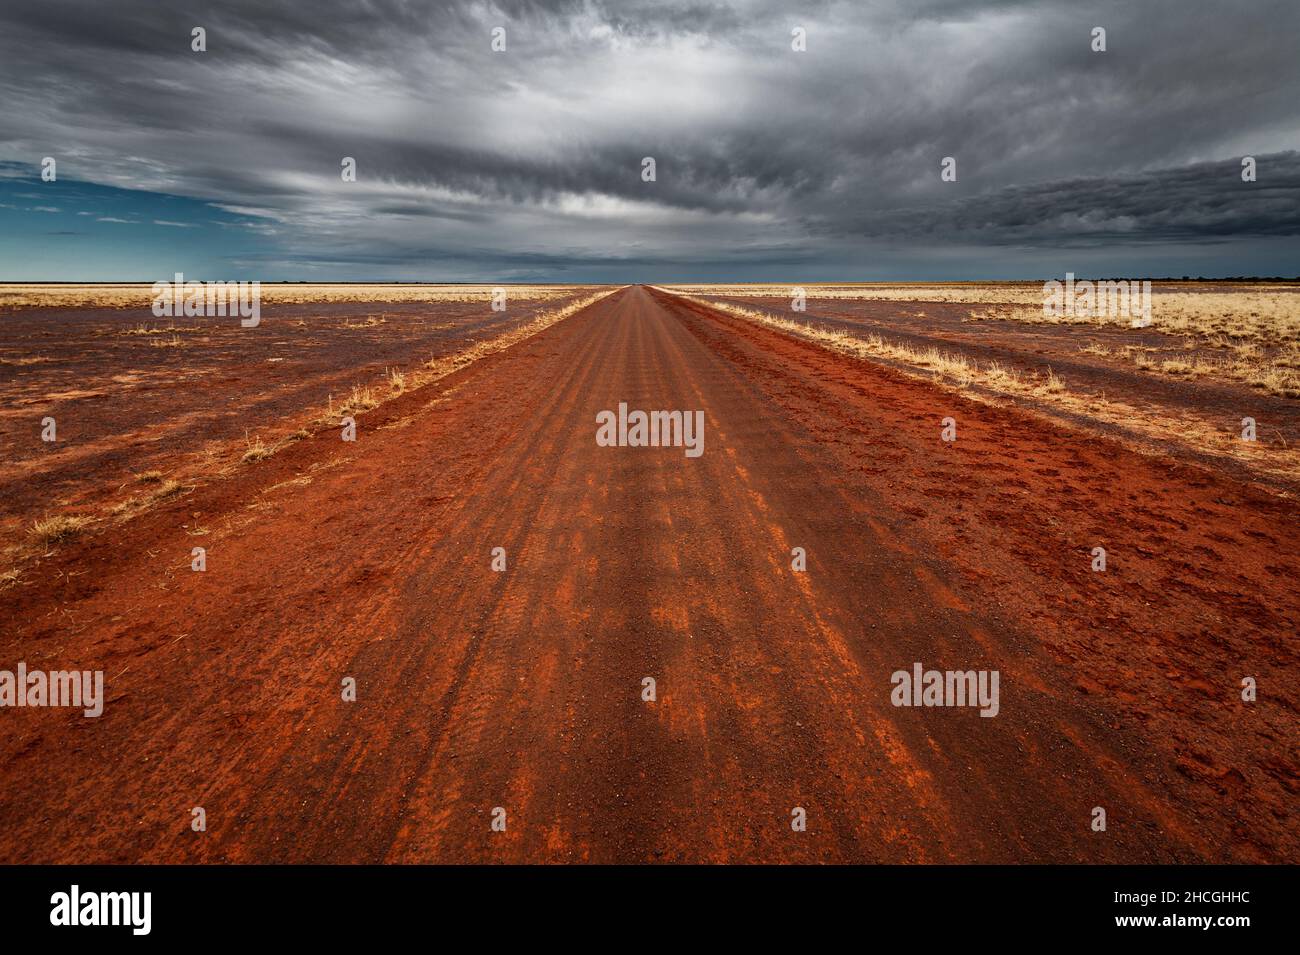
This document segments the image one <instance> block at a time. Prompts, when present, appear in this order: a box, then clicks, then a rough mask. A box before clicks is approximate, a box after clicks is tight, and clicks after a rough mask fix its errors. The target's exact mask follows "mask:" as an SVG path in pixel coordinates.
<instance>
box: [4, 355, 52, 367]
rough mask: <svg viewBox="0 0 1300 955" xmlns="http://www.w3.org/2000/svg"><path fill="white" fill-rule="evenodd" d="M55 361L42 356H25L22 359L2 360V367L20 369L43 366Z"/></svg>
mask: <svg viewBox="0 0 1300 955" xmlns="http://www.w3.org/2000/svg"><path fill="white" fill-rule="evenodd" d="M52 360H53V359H50V358H44V357H42V356H40V355H31V356H24V357H22V358H0V365H15V366H17V367H19V368H23V367H26V366H27V365H43V364H45V363H46V362H49V361H52Z"/></svg>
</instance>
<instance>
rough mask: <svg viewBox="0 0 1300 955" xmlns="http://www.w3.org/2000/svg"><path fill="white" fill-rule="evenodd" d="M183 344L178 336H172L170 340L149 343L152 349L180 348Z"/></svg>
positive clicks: (162, 339) (160, 339) (159, 339)
mask: <svg viewBox="0 0 1300 955" xmlns="http://www.w3.org/2000/svg"><path fill="white" fill-rule="evenodd" d="M184 344H185V342H184V341H182V340H181V337H180V336H179V335H173V336H172V337H171V338H158V339H155V340H153V341H151V342H150V343H149V345H150V347H152V348H180V347H182V346H183V345H184Z"/></svg>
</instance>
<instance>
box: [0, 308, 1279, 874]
mask: <svg viewBox="0 0 1300 955" xmlns="http://www.w3.org/2000/svg"><path fill="white" fill-rule="evenodd" d="M620 401H624V402H627V404H628V406H629V407H630V408H639V409H646V410H650V409H663V410H674V409H677V410H684V411H687V410H689V411H694V410H696V409H700V410H703V412H704V418H705V432H704V453H703V455H702V456H701V457H699V458H695V459H692V458H688V457H686V456H685V455H684V453H683V451H682V449H680V448H609V447H598V446H597V444H596V441H595V432H596V415H597V413H598V412H600V411H601V410H604V409H615V408H617V406H618V403H619V402H620ZM948 415H951V416H953V417H955V418H956V419H957V421H958V427H959V436H958V440H957V441H956V442H955V443H952V444H948V443H944V442H942V441H941V440H940V419H942V418H943V417H945V416H948ZM358 426H359V438H358V441H357V442H356V443H355V444H346V443H344V442H342V441H339V440H338V438H337V435H336V434H335V433H334V432H331V431H326V432H322V433H319V434H317V435H315V436H314V437H312V438H311V439H308V440H304V441H301V442H299V443H297V444H295V445H293V446H291V447H289V448H287V449H286V450H285V451H284V452H282V453H280V454H277V455H276V456H275V457H273V458H271V459H269V460H267V461H264V462H260V463H259V464H258V465H257V466H256V467H253V468H249V469H248V470H247V471H246V472H244V473H243V474H242V475H241V476H239V477H237V478H235V479H232V480H229V481H225V482H221V483H217V484H213V485H211V486H208V487H203V488H200V489H199V490H198V491H196V492H195V493H193V494H191V495H190V496H188V497H186V498H184V499H182V500H180V501H176V502H172V503H171V504H168V505H166V506H165V507H163V508H162V509H160V510H158V511H157V512H154V513H151V514H148V515H146V516H143V517H141V518H138V519H136V520H134V521H132V522H130V523H129V524H127V525H124V526H123V527H122V528H121V529H119V530H116V531H113V532H110V533H108V534H105V535H101V536H99V537H94V538H90V539H87V540H84V541H81V542H78V543H76V544H71V545H67V546H65V547H64V548H63V549H62V551H61V552H60V553H59V554H58V555H57V557H56V558H54V559H52V560H47V561H45V562H44V563H43V564H42V565H41V566H40V568H39V571H40V572H39V574H37V575H35V577H34V579H32V580H31V581H30V582H28V583H26V584H25V585H23V586H19V587H12V588H10V589H8V590H6V591H5V592H3V593H0V616H3V618H4V619H5V620H6V623H5V631H4V637H3V639H2V640H0V653H3V657H0V667H3V668H10V669H12V668H13V667H14V666H16V664H17V662H18V661H19V660H23V661H25V662H26V663H27V665H28V667H29V668H38V667H39V668H43V669H47V670H54V669H63V668H78V669H103V670H104V671H105V674H106V683H107V687H106V696H107V704H106V706H105V711H104V715H103V716H102V717H100V718H98V719H87V718H84V717H82V716H81V715H80V714H79V713H78V714H76V715H74V714H72V713H70V712H68V711H63V710H51V709H24V710H16V709H14V710H5V711H3V712H0V720H4V721H5V724H6V732H5V733H4V734H3V737H0V861H2V862H51V861H56V862H137V861H149V862H159V861H167V862H216V861H237V862H302V861H325V862H375V861H388V862H415V861H446V862H457V861H470V862H480V861H503V862H505V861H508V862H517V861H526V862H542V861H587V862H641V861H738V862H739V861H753V862H776V861H828V862H836V861H883V862H902V861H909V862H948V861H957V862H1001V861H1012V862H1015V861H1023V862H1031V861H1032V862H1045V861H1058V862H1121V861H1126V862H1163V861H1270V862H1280V861H1289V862H1296V861H1300V829H1298V827H1297V822H1296V817H1295V813H1296V806H1297V799H1296V796H1297V776H1298V775H1300V773H1298V771H1297V769H1298V767H1297V759H1296V753H1297V745H1296V744H1297V736H1298V735H1300V734H1298V733H1297V729H1296V727H1297V725H1300V724H1298V723H1297V719H1296V717H1297V698H1296V687H1297V685H1300V681H1297V679H1296V677H1297V657H1296V646H1295V643H1294V637H1295V633H1296V631H1297V624H1298V623H1300V610H1298V609H1297V608H1300V584H1298V582H1300V531H1298V530H1297V527H1298V526H1300V525H1298V524H1297V521H1296V516H1297V514H1296V510H1297V509H1296V505H1295V503H1294V502H1293V501H1288V500H1285V499H1282V498H1279V497H1274V496H1270V495H1267V494H1266V493H1264V492H1263V491H1261V490H1258V489H1252V488H1250V487H1247V486H1245V485H1241V484H1237V483H1234V481H1233V480H1232V479H1231V478H1230V477H1229V476H1226V475H1221V474H1216V473H1213V472H1210V471H1203V470H1198V469H1194V468H1191V467H1189V466H1185V465H1179V464H1175V463H1172V462H1168V461H1165V460H1162V459H1160V458H1153V457H1145V456H1142V455H1139V454H1136V453H1132V452H1129V451H1127V450H1125V449H1124V448H1123V447H1121V446H1120V445H1118V444H1115V443H1112V442H1109V441H1106V440H1102V439H1098V438H1087V437H1081V436H1078V435H1075V434H1072V433H1070V432H1068V431H1065V430H1062V429H1060V428H1056V427H1053V426H1049V425H1046V424H1044V423H1042V422H1040V421H1038V420H1037V419H1033V418H1029V417H1026V416H1024V415H1023V414H1021V413H1018V412H1016V411H1014V410H1009V409H999V408H992V407H989V406H985V405H980V404H975V403H971V402H967V401H965V400H963V399H961V398H958V397H954V396H953V395H951V394H949V393H946V392H944V391H942V390H939V389H938V388H936V387H932V386H930V385H928V384H926V383H923V382H919V381H916V380H914V379H909V378H905V377H903V376H901V375H899V374H897V373H895V372H892V371H890V370H888V369H885V368H881V367H878V366H874V365H871V364H868V363H863V362H859V361H855V360H852V359H849V358H846V357H844V356H841V355H837V354H833V353H830V352H827V351H823V350H821V349H819V348H817V347H816V346H814V345H811V344H808V343H805V342H800V341H796V340H794V339H791V338H788V337H785V336H783V335H780V334H778V333H775V332H772V331H770V330H768V329H765V328H762V327H759V326H756V325H753V324H751V323H746V322H743V321H740V320H734V319H731V318H729V317H727V316H725V315H722V314H720V313H716V312H713V311H711V310H706V309H704V308H702V307H700V306H694V305H688V304H685V303H682V302H681V301H680V300H677V299H674V298H673V297H671V296H669V295H667V294H666V293H662V292H657V291H652V290H647V289H643V288H639V287H638V288H629V289H625V290H622V291H619V292H616V293H614V294H613V295H611V296H610V297H608V298H606V299H604V300H603V301H602V302H599V303H597V305H595V306H593V307H592V308H589V309H587V310H585V311H583V312H581V313H579V314H577V315H575V316H573V317H571V318H569V319H567V320H565V321H563V322H560V323H559V324H557V325H555V326H553V327H551V328H549V329H547V330H545V331H543V332H541V333H540V334H538V335H536V336H535V337H533V338H531V339H529V340H527V341H525V342H523V343H521V344H518V345H516V346H514V347H512V348H510V349H508V350H506V351H503V352H501V353H499V354H495V355H491V356H489V357H487V358H484V359H482V360H480V361H477V362H474V363H473V364H471V365H469V366H468V367H466V368H465V369H463V370H461V371H459V372H456V373H455V374H454V375H451V376H449V377H447V378H444V379H442V380H440V381H438V382H435V383H433V384H431V385H428V386H426V387H424V388H421V389H418V390H416V391H412V392H409V393H408V394H406V395H403V396H402V397H400V398H398V399H396V400H394V401H392V402H389V403H387V404H385V405H382V406H381V407H380V408H378V409H376V410H375V411H373V412H371V413H369V414H366V415H363V416H361V417H360V418H358ZM197 526H203V527H205V528H208V529H210V531H211V533H210V534H208V535H206V536H203V537H193V536H190V532H191V531H193V530H194V529H195V528H196V527H197ZM196 542H197V543H198V544H201V545H202V546H205V547H207V548H208V558H207V559H208V569H207V571H206V572H205V573H194V572H191V570H190V569H189V560H190V556H189V555H190V548H191V547H192V546H195V544H196ZM1097 545H1101V546H1105V547H1106V549H1107V551H1108V553H1109V555H1110V557H1109V567H1108V570H1107V572H1106V573H1105V574H1096V573H1093V572H1092V571H1091V570H1090V560H1091V558H1090V550H1091V548H1092V547H1094V546H1097ZM495 547H503V548H505V550H506V553H507V559H508V565H507V570H506V571H505V572H504V573H496V572H493V571H492V570H491V566H490V564H491V551H492V549H493V548H495ZM793 547H802V548H804V549H805V550H806V552H807V560H808V566H807V571H806V572H805V573H795V572H793V571H792V570H791V566H790V560H791V557H790V552H791V548H793ZM915 662H920V663H922V664H923V665H924V666H925V667H926V668H937V669H953V670H968V669H975V670H981V669H989V670H997V671H999V673H1000V691H1001V692H1000V712H999V713H998V715H997V716H995V717H993V718H982V717H981V716H980V714H979V712H978V711H977V710H976V709H974V708H970V707H966V708H948V709H944V708H898V707H895V706H893V705H892V704H891V702H890V691H891V689H892V687H891V683H890V675H891V673H893V672H894V671H896V670H900V669H902V670H910V669H911V667H912V665H913V663H915ZM347 676H352V677H355V679H356V682H357V687H358V690H357V692H358V699H357V701H356V702H355V703H348V702H343V701H342V700H341V699H340V681H341V680H342V679H343V678H344V677H347ZM647 676H650V677H654V678H655V680H656V681H657V689H658V699H657V700H656V701H655V702H643V701H642V698H641V689H642V682H641V681H642V679H643V678H644V677H647ZM1243 676H1253V677H1255V678H1256V679H1257V681H1258V684H1259V688H1260V689H1259V699H1258V700H1257V701H1256V702H1254V703H1244V702H1242V700H1241V697H1240V685H1241V678H1242V677H1243ZM196 806H202V807H203V808H204V810H205V812H206V817H207V831H206V832H194V831H192V830H191V828H190V820H191V809H192V808H193V807H196ZM1097 806H1100V807H1103V808H1104V809H1105V810H1106V815H1107V823H1108V826H1107V829H1106V831H1105V832H1094V831H1092V828H1091V822H1092V819H1093V815H1092V812H1093V808H1094V807H1097ZM494 807H503V808H504V809H505V810H506V819H507V828H506V831H505V832H494V831H492V828H491V820H492V810H493V808H494ZM793 807H803V808H804V809H805V810H806V812H807V831H806V832H796V831H792V828H791V825H790V820H791V810H792V808H793Z"/></svg>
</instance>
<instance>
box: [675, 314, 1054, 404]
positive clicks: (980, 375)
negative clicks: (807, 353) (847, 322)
mask: <svg viewBox="0 0 1300 955" xmlns="http://www.w3.org/2000/svg"><path fill="white" fill-rule="evenodd" d="M683 297H685V298H688V299H691V300H693V301H696V302H699V303H700V304H702V305H707V306H709V307H710V308H716V309H719V310H721V311H724V312H728V313H730V314H732V315H736V316H738V317H740V318H744V319H747V320H749V321H753V322H759V323H761V324H763V325H767V326H769V327H771V328H777V329H780V330H782V331H785V332H790V333H792V334H795V335H797V336H799V337H800V338H806V339H809V340H811V341H814V342H817V343H818V344H820V345H823V346H825V347H827V348H831V349H833V350H835V351H838V352H843V353H844V354H848V355H854V356H856V357H858V358H883V359H886V360H887V361H891V362H896V363H898V364H900V365H904V366H906V367H908V368H910V369H913V370H915V371H917V372H921V373H923V374H925V375H926V376H927V377H931V378H937V379H939V380H940V381H943V382H946V383H949V384H952V385H954V386H956V387H958V388H968V387H970V386H972V385H980V386H983V387H986V388H988V389H990V390H992V391H995V392H998V393H1001V394H1017V395H1032V396H1041V395H1043V394H1050V395H1060V394H1063V393H1065V392H1066V391H1068V389H1067V388H1066V385H1065V382H1064V381H1062V380H1061V378H1060V377H1059V376H1057V374H1056V373H1055V372H1054V371H1052V370H1051V369H1048V370H1047V372H1046V374H1045V375H1043V376H1042V377H1035V376H1033V375H1023V374H1021V373H1019V372H1016V371H1014V370H1012V369H1010V368H1007V367H1005V366H1003V365H1002V364H1000V363H998V362H996V361H994V362H988V363H984V364H981V363H980V362H978V361H974V360H972V359H969V358H967V357H965V356H964V355H958V354H952V353H950V352H944V351H940V350H939V349H938V348H934V347H930V348H916V347H914V346H912V345H908V344H905V343H902V342H891V341H888V340H887V339H885V338H883V337H881V336H880V335H878V334H875V333H872V334H869V335H865V336H863V337H861V338H859V337H858V336H856V335H850V334H849V333H848V332H843V331H840V330H838V329H830V328H825V327H820V326H815V325H813V324H811V323H808V322H796V321H791V320H790V319H786V318H781V317H779V316H776V315H772V314H770V313H768V312H760V311H756V310H755V309H751V308H745V307H743V306H740V305H733V304H730V303H727V302H716V301H711V300H706V299H700V298H696V297H695V296H683Z"/></svg>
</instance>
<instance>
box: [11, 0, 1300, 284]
mask: <svg viewBox="0 0 1300 955" xmlns="http://www.w3.org/2000/svg"><path fill="white" fill-rule="evenodd" d="M195 25H203V26H205V27H206V28H207V30H208V52H207V53H204V54H193V53H191V52H190V50H189V31H190V28H191V27H192V26H195ZM494 25H504V26H506V27H507V29H508V31H509V40H508V43H509V50H508V52H507V53H504V54H494V53H492V52H491V51H490V49H489V45H488V44H489V32H488V31H489V30H490V28H491V27H492V26H494ZM796 25H798V26H804V27H805V28H806V29H807V30H808V51H807V52H806V53H800V54H796V53H793V52H792V51H790V49H789V39H790V30H791V28H792V27H793V26H796ZM1094 25H1104V26H1105V27H1106V28H1107V30H1108V44H1109V50H1108V52H1107V53H1105V54H1094V53H1092V52H1091V51H1090V50H1089V48H1088V40H1089V31H1090V30H1091V28H1092V27H1093V26H1094ZM1298 34H1300V7H1298V6H1297V5H1296V4H1295V3H1294V2H1293V0H1257V2H1254V3H1251V4H1249V5H1246V6H1234V5H1229V4H1226V3H1210V2H1195V0H1146V2H1143V3H1140V4H1136V3H1132V2H1129V0H1082V2H1072V0H1027V2H1015V0H1001V2H983V3H975V2H972V0H862V2H847V0H846V2H834V0H825V2H810V3H804V4H800V5H799V6H798V8H797V9H792V8H790V7H789V5H786V4H781V3H777V2H775V0H756V2H733V3H703V2H692V0H682V2H663V3H661V2H652V0H632V2H622V3H617V2H612V0H610V2H596V0H564V2H524V0H520V2H507V0H498V2H496V3H495V4H492V3H478V2H474V3H471V2H464V3H462V2H452V3H442V4H433V5H429V4H423V3H415V2H403V0H375V2H371V3H367V4H364V5H361V4H355V3H351V2H344V0H322V2H317V3H312V4H302V3H292V2H288V0H278V2H277V0H233V2H226V3H222V4H219V5H218V4H209V3H201V2H181V3H178V4H169V5H167V6H165V7H159V6H157V5H156V4H154V3H150V2H146V0H124V2H116V3H113V4H97V3H90V2H84V0H83V2H70V0H49V2H46V3H43V4H39V5H37V4H11V5H8V6H7V7H5V8H3V9H0V62H2V63H3V64H4V65H2V66H0V160H19V161H24V162H27V163H34V162H37V161H39V158H40V156H42V155H50V154H54V155H59V156H60V157H61V159H60V175H61V177H62V176H68V177H74V178H84V179H88V180H91V181H96V182H103V183H107V184H112V185H118V186H126V187H134V188H142V189H150V190H154V191H159V192H170V193H174V194H179V195H187V196H194V197H198V198H203V199H207V200H210V201H212V202H213V203H216V204H219V205H221V206H222V207H225V208H237V209H239V210H240V211H242V212H245V213H260V214H261V215H263V216H265V217H266V219H267V223H268V224H267V225H266V226H264V227H263V228H264V229H265V230H266V231H269V232H270V231H273V232H274V234H275V235H276V237H277V240H278V241H280V242H281V243H282V244H283V249H282V251H283V261H285V262H288V263H297V264H299V265H302V266H303V267H306V264H307V263H317V264H319V263H331V264H334V265H337V264H338V263H352V264H353V265H354V266H355V267H357V268H361V269H366V268H369V269H380V268H381V267H386V266H391V268H393V269H407V268H415V267H418V266H419V265H420V263H422V262H431V261H436V262H440V263H444V264H447V265H448V266H449V267H450V266H454V265H456V264H457V263H459V264H460V265H461V266H465V265H466V263H469V262H472V263H475V265H476V267H479V266H481V267H483V268H487V269H490V268H493V267H499V268H501V269H512V268H525V269H547V268H549V269H555V270H560V269H565V268H567V269H568V270H569V271H572V270H573V268H572V267H575V266H579V265H580V264H581V263H584V262H585V263H589V264H590V265H591V267H592V268H597V269H603V268H605V267H606V265H607V264H609V263H611V262H624V263H627V264H628V266H629V268H636V269H651V268H653V267H655V266H656V265H664V264H666V263H668V264H671V263H676V262H688V261H693V262H712V263H714V265H716V266H717V267H718V268H736V267H738V266H739V265H742V264H744V263H749V264H750V265H752V266H753V267H755V268H758V267H764V268H766V267H771V268H779V266H780V264H781V263H782V262H784V263H786V264H787V265H790V266H791V267H798V266H801V265H803V264H806V263H808V262H811V261H817V260H819V259H827V260H830V259H833V260H835V261H838V262H841V263H844V264H845V267H853V265H854V263H855V262H858V261H862V260H863V259H865V258H866V257H867V256H868V255H869V254H874V252H875V251H876V247H875V243H878V242H895V243H899V244H904V245H905V244H908V243H912V244H914V246H915V248H916V250H917V251H918V253H922V252H923V251H924V249H925V248H928V247H930V246H933V245H935V244H938V245H944V244H949V245H951V246H952V247H953V248H954V250H957V249H960V248H965V243H972V242H973V243H978V244H979V245H981V246H988V247H999V248H1003V249H1007V250H1011V249H1012V248H1013V247H1015V246H1017V245H1019V244H1022V243H1025V242H1033V243H1037V244H1043V243H1046V244H1052V245H1055V246H1057V247H1060V248H1070V247H1076V246H1079V245H1089V244H1096V243H1101V242H1111V243H1120V244H1127V245H1131V246H1133V247H1135V248H1146V249H1149V248H1151V247H1152V246H1153V245H1163V246H1166V247H1168V248H1167V249H1166V250H1165V252H1167V253H1169V254H1174V253H1173V250H1176V249H1177V248H1178V247H1179V246H1180V243H1191V244H1197V243H1203V242H1215V243H1220V244H1231V243H1234V242H1236V243H1239V244H1241V247H1242V248H1243V249H1245V248H1246V247H1247V246H1248V245H1249V244H1250V243H1251V242H1252V241H1255V240H1256V239H1263V238H1273V239H1281V240H1284V241H1291V240H1293V239H1294V237H1295V236H1296V235H1297V231H1296V214H1295V212H1294V210H1295V208H1296V202H1295V199H1296V198H1297V195H1296V189H1297V183H1296V175H1297V160H1296V154H1295V153H1294V150H1296V149H1297V148H1300V110H1298V108H1297V103H1298V102H1300V64H1298V63H1297V58H1296V57H1295V55H1294V38H1295V36H1296V35H1298ZM1244 153H1250V154H1252V155H1257V156H1260V157H1261V168H1260V182H1259V183H1256V184H1254V186H1252V187H1251V188H1243V187H1242V184H1241V183H1240V181H1239V179H1238V180H1237V181H1236V182H1235V185H1234V177H1233V169H1234V164H1235V163H1236V162H1237V159H1238V157H1239V156H1240V155H1242V154H1244ZM647 155H649V156H654V157H655V158H656V160H657V163H658V181H657V182H655V183H644V182H642V181H641V179H640V175H639V173H640V160H641V157H643V156H647ZM948 155H951V156H955V157H956V158H957V160H958V167H959V173H960V174H959V180H958V182H957V183H941V182H940V180H939V175H938V173H939V161H940V159H941V158H942V157H944V156H948ZM342 156H353V157H356V159H357V161H358V168H359V170H360V181H359V182H357V183H354V184H344V183H342V182H341V181H340V180H339V176H338V169H339V160H340V158H341V157H342ZM1263 157H1267V161H1264V158H1263ZM1189 248H1190V246H1189ZM720 249H725V250H726V252H725V254H722V253H720V252H719V250H720ZM555 250H561V251H560V252H558V253H557V252H556V251H555ZM1013 254H1014V253H1013V252H1012V251H1007V252H1005V253H1004V256H1005V258H1004V261H1008V262H1010V261H1011V259H1010V256H1011V255H1013ZM1243 254H1245V253H1243ZM1167 259H1168V255H1167V254H1165V253H1162V256H1161V259H1160V261H1162V262H1163V261H1167ZM981 261H982V260H981ZM321 267H324V266H321ZM466 267H467V266H466ZM629 274H631V273H629ZM636 274H638V275H642V274H646V273H645V272H637V273H636ZM720 277H725V276H720Z"/></svg>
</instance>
